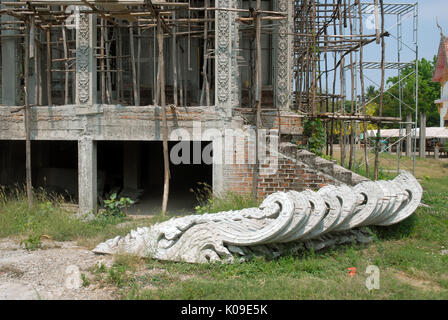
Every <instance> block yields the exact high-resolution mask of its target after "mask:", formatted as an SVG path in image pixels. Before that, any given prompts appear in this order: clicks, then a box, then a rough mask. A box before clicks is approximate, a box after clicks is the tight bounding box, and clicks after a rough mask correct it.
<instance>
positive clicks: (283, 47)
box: [275, 0, 294, 110]
mask: <svg viewBox="0 0 448 320" xmlns="http://www.w3.org/2000/svg"><path fill="white" fill-rule="evenodd" d="M293 6H294V3H293V2H292V1H288V0H279V1H278V2H277V8H276V10H277V11H280V12H284V13H287V14H288V15H287V17H286V18H285V19H282V20H279V22H278V35H277V36H276V40H277V46H276V47H275V51H276V62H277V67H276V84H275V87H276V97H277V101H276V103H277V107H278V108H279V109H281V110H288V109H289V106H290V99H291V88H292V78H293V77H292V70H293V50H292V48H293V44H294V41H293V37H292V36H291V34H292V33H293V32H294V30H293V26H294V15H293Z"/></svg>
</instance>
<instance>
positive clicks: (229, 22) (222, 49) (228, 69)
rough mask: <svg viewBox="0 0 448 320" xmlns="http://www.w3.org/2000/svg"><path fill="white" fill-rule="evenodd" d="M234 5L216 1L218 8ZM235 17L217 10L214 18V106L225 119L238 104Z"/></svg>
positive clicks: (230, 1) (236, 30)
mask: <svg viewBox="0 0 448 320" xmlns="http://www.w3.org/2000/svg"><path fill="white" fill-rule="evenodd" d="M235 4H236V1H235V0H217V1H216V7H218V8H234V7H236V5H235ZM236 16H237V14H236V13H235V12H230V11H220V10H217V11H216V18H215V19H216V22H215V25H216V31H215V33H216V36H215V48H216V49H215V50H216V58H215V87H216V90H215V105H216V107H217V108H218V110H220V111H223V112H224V115H225V117H227V118H230V117H231V116H232V108H233V107H235V106H239V104H240V102H239V97H240V93H239V88H240V83H239V69H238V64H237V56H238V55H239V51H238V45H239V41H238V23H236V22H235V18H236Z"/></svg>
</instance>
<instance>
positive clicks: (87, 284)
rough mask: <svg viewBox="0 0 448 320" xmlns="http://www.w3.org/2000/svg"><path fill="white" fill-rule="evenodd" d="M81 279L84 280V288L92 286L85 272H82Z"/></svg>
mask: <svg viewBox="0 0 448 320" xmlns="http://www.w3.org/2000/svg"><path fill="white" fill-rule="evenodd" d="M81 280H82V286H83V287H84V288H86V287H88V286H90V280H89V278H87V276H86V275H85V274H84V273H81Z"/></svg>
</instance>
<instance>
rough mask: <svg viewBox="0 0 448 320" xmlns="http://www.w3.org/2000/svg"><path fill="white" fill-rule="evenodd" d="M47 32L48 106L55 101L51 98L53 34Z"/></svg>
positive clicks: (48, 30)
mask: <svg viewBox="0 0 448 320" xmlns="http://www.w3.org/2000/svg"><path fill="white" fill-rule="evenodd" d="M46 32H47V100H48V105H49V106H52V105H53V99H52V97H51V89H52V88H51V44H50V42H51V33H50V28H48V29H47V30H46Z"/></svg>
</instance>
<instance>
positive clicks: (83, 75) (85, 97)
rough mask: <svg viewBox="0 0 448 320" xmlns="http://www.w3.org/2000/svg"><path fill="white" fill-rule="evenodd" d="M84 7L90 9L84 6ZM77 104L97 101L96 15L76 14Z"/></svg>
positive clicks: (90, 103) (89, 103)
mask: <svg viewBox="0 0 448 320" xmlns="http://www.w3.org/2000/svg"><path fill="white" fill-rule="evenodd" d="M83 9H88V8H85V7H83ZM76 21H77V23H76V28H77V29H76V104H78V105H86V106H87V105H92V104H95V103H96V95H97V88H96V87H97V86H96V76H97V74H96V59H95V54H94V53H95V46H96V16H95V15H92V14H77V15H76Z"/></svg>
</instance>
